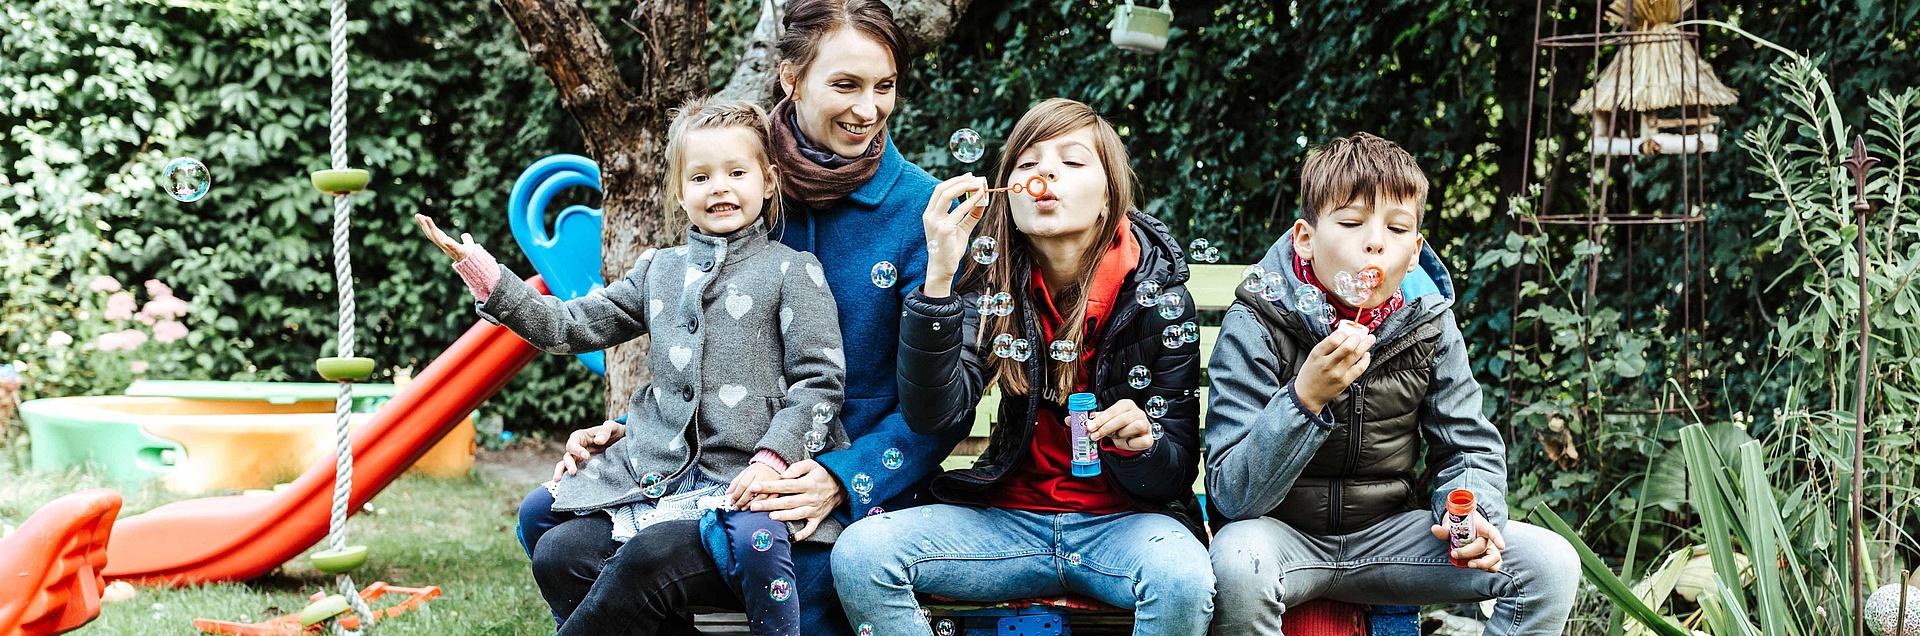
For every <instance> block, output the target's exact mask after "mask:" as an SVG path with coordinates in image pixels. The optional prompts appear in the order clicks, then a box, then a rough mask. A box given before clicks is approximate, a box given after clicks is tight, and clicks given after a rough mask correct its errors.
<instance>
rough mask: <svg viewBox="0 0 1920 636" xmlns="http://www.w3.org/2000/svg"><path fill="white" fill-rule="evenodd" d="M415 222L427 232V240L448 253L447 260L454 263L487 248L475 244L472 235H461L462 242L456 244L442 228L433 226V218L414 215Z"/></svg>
mask: <svg viewBox="0 0 1920 636" xmlns="http://www.w3.org/2000/svg"><path fill="white" fill-rule="evenodd" d="M413 222H415V223H419V224H420V229H422V230H425V231H426V233H427V240H429V241H433V245H434V246H435V247H438V248H440V251H442V252H446V254H447V258H451V259H453V262H456V263H458V262H460V261H463V260H466V259H467V255H468V254H472V253H475V252H480V251H484V250H485V248H482V247H480V245H479V244H477V243H474V242H473V235H472V234H465V233H463V234H461V235H460V241H461V242H458V243H456V242H454V240H453V237H451V236H447V233H446V232H442V231H440V227H439V226H437V225H434V224H433V217H430V216H427V215H425V214H415V215H413Z"/></svg>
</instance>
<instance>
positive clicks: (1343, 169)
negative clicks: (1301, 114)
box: [1300, 133, 1427, 224]
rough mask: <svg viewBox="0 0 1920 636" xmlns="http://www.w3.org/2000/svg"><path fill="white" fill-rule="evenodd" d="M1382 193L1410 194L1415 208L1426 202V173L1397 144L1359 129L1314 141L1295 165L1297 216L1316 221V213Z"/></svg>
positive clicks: (1392, 195) (1405, 196) (1395, 196)
mask: <svg viewBox="0 0 1920 636" xmlns="http://www.w3.org/2000/svg"><path fill="white" fill-rule="evenodd" d="M1381 195H1385V196H1386V197H1388V198H1392V199H1410V200H1412V201H1413V202H1414V212H1415V213H1416V214H1417V213H1419V212H1420V210H1422V209H1424V208H1425V207H1426V205H1427V175H1426V173H1423V172H1421V171H1420V166H1419V165H1418V164H1416V163H1414V161H1413V155H1411V154H1407V151H1406V150H1404V149H1402V148H1401V147H1400V144H1396V143H1393V142H1391V141H1387V140H1385V139H1381V138H1379V137H1376V136H1374V135H1370V134H1367V133H1360V134H1357V135H1354V136H1352V137H1347V138H1344V139H1335V140H1333V141H1330V142H1327V143H1325V144H1322V145H1320V146H1316V147H1315V148H1314V149H1313V150H1312V151H1310V152H1308V153H1307V163H1306V165H1305V166H1302V167H1301V168H1300V218H1301V219H1304V220H1306V222H1307V223H1309V224H1313V223H1319V222H1320V215H1321V214H1323V213H1326V212H1329V211H1332V210H1338V209H1340V208H1342V207H1346V206H1347V205H1349V204H1352V203H1354V202H1355V201H1366V202H1368V203H1372V202H1374V201H1376V200H1377V199H1376V197H1379V196H1381Z"/></svg>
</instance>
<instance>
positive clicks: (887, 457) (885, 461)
mask: <svg viewBox="0 0 1920 636" xmlns="http://www.w3.org/2000/svg"><path fill="white" fill-rule="evenodd" d="M904 461H905V460H904V459H903V458H902V457H901V454H900V449H898V448H889V449H887V450H886V452H883V453H880V464H881V465H882V466H886V467H887V470H899V469H900V464H901V463H903V462H904Z"/></svg>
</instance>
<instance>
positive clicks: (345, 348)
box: [327, 0, 373, 635]
mask: <svg viewBox="0 0 1920 636" xmlns="http://www.w3.org/2000/svg"><path fill="white" fill-rule="evenodd" d="M332 4H333V19H332V22H331V25H330V26H331V31H332V38H333V108H332V110H333V117H332V121H331V125H330V131H329V134H328V136H327V138H328V141H329V142H330V143H331V144H332V147H333V148H332V149H333V168H334V169H335V170H344V169H346V168H347V2H346V0H333V3H332ZM352 216H353V199H352V193H350V192H334V193H333V276H334V286H335V288H336V289H337V290H338V291H339V294H340V333H339V353H338V354H337V355H339V357H342V358H351V357H353V323H354V317H353V314H354V305H353V259H352V256H351V255H350V254H348V253H347V225H348V221H349V219H350V218H352ZM339 384H340V395H339V397H337V398H336V399H334V402H333V413H334V427H333V439H334V448H335V450H336V454H335V457H336V459H335V460H334V476H333V511H332V512H333V516H332V520H331V522H330V523H329V524H328V537H329V543H328V545H329V547H330V548H331V550H332V551H334V552H339V551H343V550H345V549H346V547H347V516H348V514H349V513H350V512H351V511H349V510H348V509H347V508H348V507H349V506H350V505H352V500H353V443H352V442H353V440H352V438H351V437H350V435H349V431H348V428H347V423H348V416H349V413H350V411H351V410H352V407H353V383H352V382H350V381H341V382H339ZM334 580H335V581H336V582H337V583H338V584H339V586H340V594H341V595H342V596H345V597H346V599H347V603H348V604H349V605H350V606H352V607H353V613H354V614H355V615H357V616H359V617H360V629H358V630H348V629H346V628H343V627H340V626H339V622H338V621H336V622H335V623H334V628H335V630H336V631H337V632H339V633H342V634H352V635H359V634H371V633H372V632H373V611H372V610H371V609H369V608H368V607H367V602H366V600H365V599H362V598H360V592H359V590H358V589H357V588H355V587H354V584H353V577H352V576H351V575H349V574H347V573H346V572H341V573H338V574H335V575H334Z"/></svg>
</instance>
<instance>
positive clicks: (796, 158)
mask: <svg viewBox="0 0 1920 636" xmlns="http://www.w3.org/2000/svg"><path fill="white" fill-rule="evenodd" d="M793 121H794V111H793V102H792V101H791V100H784V99H783V100H780V103H779V104H778V105H776V106H774V107H773V116H772V121H771V122H768V126H767V128H768V131H769V132H771V133H772V134H773V164H774V165H775V166H778V167H779V168H780V191H781V192H782V193H784V194H786V195H787V196H790V197H793V198H795V199H798V200H800V201H803V202H805V203H806V204H807V206H808V207H811V208H813V209H815V210H825V209H827V208H830V207H833V204H834V203H835V202H838V201H839V200H841V199H844V198H846V197H847V195H849V194H853V191H854V190H858V189H860V186H863V185H866V184H867V180H869V179H872V178H873V174H874V173H875V172H878V171H879V170H880V156H881V155H883V154H886V151H887V131H886V129H884V128H882V129H881V130H880V133H879V134H878V135H874V138H873V143H872V144H871V145H869V146H867V152H866V154H862V155H860V156H859V157H855V158H854V159H853V161H852V162H851V163H848V164H846V165H843V166H840V167H828V166H823V165H820V163H819V162H817V161H814V160H813V158H811V157H808V156H807V155H806V154H805V153H804V152H802V149H803V148H805V149H808V150H811V147H810V146H809V145H808V144H807V140H805V139H802V138H801V137H800V134H801V133H800V131H799V130H797V129H796V128H797V127H796V125H795V124H794V123H792V122H793Z"/></svg>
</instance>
